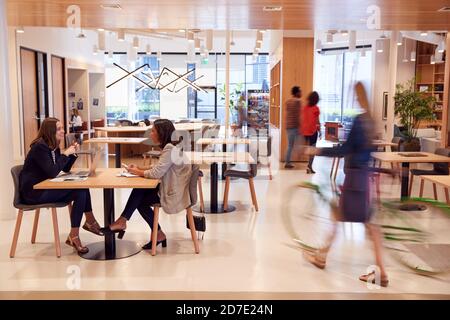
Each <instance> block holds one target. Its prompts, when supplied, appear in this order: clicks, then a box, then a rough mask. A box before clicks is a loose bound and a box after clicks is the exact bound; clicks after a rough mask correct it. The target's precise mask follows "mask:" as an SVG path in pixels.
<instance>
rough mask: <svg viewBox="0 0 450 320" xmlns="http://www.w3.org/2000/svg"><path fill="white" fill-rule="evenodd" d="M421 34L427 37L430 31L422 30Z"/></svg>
mask: <svg viewBox="0 0 450 320" xmlns="http://www.w3.org/2000/svg"><path fill="white" fill-rule="evenodd" d="M420 35H421V36H422V37H426V36H427V35H428V32H426V31H421V32H420Z"/></svg>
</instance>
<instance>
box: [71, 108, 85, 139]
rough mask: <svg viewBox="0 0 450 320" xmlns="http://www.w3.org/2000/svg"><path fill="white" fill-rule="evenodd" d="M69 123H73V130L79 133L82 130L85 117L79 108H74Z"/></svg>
mask: <svg viewBox="0 0 450 320" xmlns="http://www.w3.org/2000/svg"><path fill="white" fill-rule="evenodd" d="M69 123H70V124H71V126H72V127H71V132H72V133H77V132H81V131H82V127H83V119H81V116H80V114H79V113H78V109H72V116H71V118H70V121H69Z"/></svg>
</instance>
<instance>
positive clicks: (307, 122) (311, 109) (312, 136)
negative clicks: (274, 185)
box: [300, 91, 320, 173]
mask: <svg viewBox="0 0 450 320" xmlns="http://www.w3.org/2000/svg"><path fill="white" fill-rule="evenodd" d="M307 100H308V104H307V105H306V106H303V107H302V114H301V118H302V121H301V123H300V128H301V134H302V135H303V137H304V138H305V142H306V144H308V145H309V146H314V147H315V146H316V142H317V136H318V135H319V134H320V120H319V115H320V110H319V107H318V106H317V103H318V102H319V94H318V93H317V92H316V91H313V92H311V93H310V94H309V96H308V99H307ZM313 161H314V155H310V156H309V162H308V167H307V169H306V172H307V173H315V171H314V170H313V168H312V164H313Z"/></svg>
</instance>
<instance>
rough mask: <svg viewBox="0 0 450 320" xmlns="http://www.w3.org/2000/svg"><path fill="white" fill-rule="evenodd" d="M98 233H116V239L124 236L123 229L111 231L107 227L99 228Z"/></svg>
mask: <svg viewBox="0 0 450 320" xmlns="http://www.w3.org/2000/svg"><path fill="white" fill-rule="evenodd" d="M100 231H101V232H103V233H104V234H106V233H117V238H119V239H122V238H123V236H124V235H125V229H117V230H111V228H110V227H109V226H107V227H104V228H101V229H100Z"/></svg>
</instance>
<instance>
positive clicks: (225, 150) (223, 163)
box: [222, 144, 227, 181]
mask: <svg viewBox="0 0 450 320" xmlns="http://www.w3.org/2000/svg"><path fill="white" fill-rule="evenodd" d="M222 151H223V152H227V145H226V144H223V145H222ZM226 170H227V164H226V163H225V162H222V180H224V181H225V171H226Z"/></svg>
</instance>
